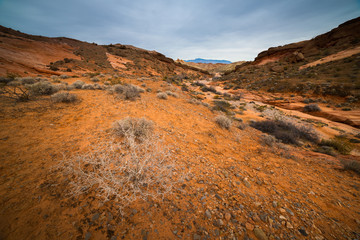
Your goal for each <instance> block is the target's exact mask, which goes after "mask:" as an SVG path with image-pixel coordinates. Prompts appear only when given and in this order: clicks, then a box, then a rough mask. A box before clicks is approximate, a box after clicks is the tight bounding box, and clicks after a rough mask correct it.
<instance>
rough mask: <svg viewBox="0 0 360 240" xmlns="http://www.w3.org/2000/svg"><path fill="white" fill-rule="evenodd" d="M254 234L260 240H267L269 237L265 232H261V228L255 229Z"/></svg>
mask: <svg viewBox="0 0 360 240" xmlns="http://www.w3.org/2000/svg"><path fill="white" fill-rule="evenodd" d="M254 234H255V236H256V237H257V238H258V239H260V240H267V239H268V237H267V236H266V234H265V233H264V231H263V230H261V229H260V228H255V229H254Z"/></svg>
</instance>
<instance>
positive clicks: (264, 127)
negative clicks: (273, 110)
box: [250, 120, 318, 144]
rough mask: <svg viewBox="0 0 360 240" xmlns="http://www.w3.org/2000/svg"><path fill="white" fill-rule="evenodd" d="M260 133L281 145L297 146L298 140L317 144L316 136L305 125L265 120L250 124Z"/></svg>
mask: <svg viewBox="0 0 360 240" xmlns="http://www.w3.org/2000/svg"><path fill="white" fill-rule="evenodd" d="M250 125H251V126H252V127H253V128H256V129H258V130H260V131H262V132H265V133H268V134H271V135H273V136H274V137H276V138H277V139H279V140H281V141H282V142H283V143H290V144H299V140H300V139H304V140H308V141H311V142H317V141H318V136H317V134H316V133H315V132H314V130H313V129H312V128H310V127H308V126H305V125H295V124H294V123H291V122H286V121H283V120H265V121H258V122H252V123H251V124H250Z"/></svg>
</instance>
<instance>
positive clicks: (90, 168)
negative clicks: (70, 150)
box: [60, 118, 182, 211]
mask: <svg viewBox="0 0 360 240" xmlns="http://www.w3.org/2000/svg"><path fill="white" fill-rule="evenodd" d="M145 126H146V127H145ZM152 126H153V123H152V122H151V121H147V120H146V119H140V120H139V119H134V118H126V119H124V120H123V121H120V123H116V127H115V128H116V129H115V130H119V132H120V133H121V135H122V136H123V141H121V142H115V141H109V142H105V143H102V144H99V145H96V146H95V147H94V148H93V150H91V151H89V152H88V153H85V154H80V155H77V156H73V157H65V158H64V161H63V162H62V164H61V166H60V169H62V170H63V171H64V173H65V174H66V177H67V178H68V179H71V181H70V186H71V192H70V194H71V195H75V196H76V195H80V194H85V193H88V192H95V193H96V194H97V195H98V197H99V198H100V199H101V200H105V201H107V200H112V201H115V202H116V203H117V205H118V206H119V210H120V211H121V210H123V209H124V207H126V206H127V205H129V204H130V203H131V202H133V201H135V200H137V199H144V200H148V199H154V200H155V199H158V198H162V197H164V196H165V194H169V193H171V191H172V190H173V188H174V186H176V184H177V183H179V182H180V181H181V180H182V177H181V176H182V175H181V174H179V172H178V170H179V169H180V168H179V167H177V165H176V164H175V161H174V158H173V157H172V156H171V153H170V151H169V149H168V148H166V147H164V144H163V142H162V141H161V140H160V138H159V137H158V136H156V135H154V134H153V133H152ZM139 135H140V136H142V137H143V138H142V140H141V141H138V140H137V137H138V136H139Z"/></svg>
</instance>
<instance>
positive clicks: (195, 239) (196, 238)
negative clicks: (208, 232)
mask: <svg viewBox="0 0 360 240" xmlns="http://www.w3.org/2000/svg"><path fill="white" fill-rule="evenodd" d="M193 239H194V240H201V236H200V235H198V234H196V233H195V234H194V236H193Z"/></svg>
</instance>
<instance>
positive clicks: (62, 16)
mask: <svg viewBox="0 0 360 240" xmlns="http://www.w3.org/2000/svg"><path fill="white" fill-rule="evenodd" d="M359 15H360V3H359V1H356V0H343V1H338V0H318V1H312V0H295V1H288V0H276V1H275V0H274V1H267V0H262V1H261V0H258V1H251V0H246V1H245V0H222V1H218V0H197V1H194V0H182V1H179V0H167V1H165V0H152V1H147V0H133V1H128V0H127V1H124V0H104V1H96V0H87V1H85V0H83V1H81V0H72V1H70V0H64V1H48V0H31V1H29V0H0V24H1V25H4V26H6V27H11V28H14V29H16V30H20V31H23V32H25V33H30V34H36V35H45V36H53V37H54V36H66V37H71V38H76V39H79V40H83V41H88V42H97V43H99V44H109V43H122V44H131V45H134V46H137V47H142V48H145V49H149V50H156V51H159V52H161V53H164V54H165V55H167V56H169V57H172V58H174V59H176V58H181V59H191V58H195V57H203V58H214V59H228V60H231V61H237V60H252V59H253V58H254V57H256V55H257V54H258V53H259V52H260V51H263V50H265V49H267V48H269V47H271V46H278V45H283V44H286V43H290V42H294V41H300V40H305V39H309V38H312V37H314V36H316V35H318V34H321V33H324V32H326V31H329V30H330V29H332V28H334V27H336V26H337V25H339V24H340V23H342V22H344V21H347V20H349V19H351V18H355V17H358V16H359Z"/></svg>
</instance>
